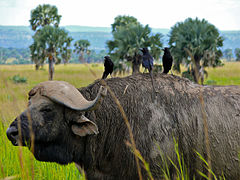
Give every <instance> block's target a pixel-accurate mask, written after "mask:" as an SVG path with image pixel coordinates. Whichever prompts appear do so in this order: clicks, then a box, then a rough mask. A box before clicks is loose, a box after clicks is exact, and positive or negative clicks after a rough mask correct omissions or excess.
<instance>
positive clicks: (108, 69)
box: [102, 56, 114, 79]
mask: <svg viewBox="0 0 240 180" xmlns="http://www.w3.org/2000/svg"><path fill="white" fill-rule="evenodd" d="M113 67H114V64H113V62H112V60H111V59H110V57H109V56H105V57H104V72H103V75H102V79H106V78H107V76H108V75H109V74H110V75H111V74H112V72H113Z"/></svg>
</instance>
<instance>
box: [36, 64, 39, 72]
mask: <svg viewBox="0 0 240 180" xmlns="http://www.w3.org/2000/svg"><path fill="white" fill-rule="evenodd" d="M35 69H36V71H37V70H39V64H38V63H37V64H35Z"/></svg>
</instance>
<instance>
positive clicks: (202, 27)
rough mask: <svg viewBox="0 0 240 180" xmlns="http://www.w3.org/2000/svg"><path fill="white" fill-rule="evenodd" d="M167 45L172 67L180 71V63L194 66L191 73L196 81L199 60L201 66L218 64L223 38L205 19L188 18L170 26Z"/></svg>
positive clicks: (199, 66) (219, 62)
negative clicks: (172, 63) (169, 48)
mask: <svg viewBox="0 0 240 180" xmlns="http://www.w3.org/2000/svg"><path fill="white" fill-rule="evenodd" d="M169 45H170V47H171V52H172V55H173V57H174V68H175V70H178V71H179V72H180V64H182V63H184V64H186V65H187V66H192V67H194V68H193V69H194V71H193V75H194V80H195V82H198V76H199V73H198V71H199V69H200V68H201V62H202V65H203V66H214V67H215V66H218V65H220V64H221V61H220V57H221V55H222V52H221V50H220V47H221V46H223V38H222V37H221V36H220V34H219V32H218V30H217V29H216V27H215V26H214V25H212V24H210V23H208V22H207V21H206V20H205V19H203V20H199V19H198V18H196V19H192V18H188V19H186V20H185V21H184V22H178V23H177V24H175V25H174V26H173V27H172V28H171V32H170V39H169Z"/></svg>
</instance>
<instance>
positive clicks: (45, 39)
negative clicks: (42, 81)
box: [33, 25, 72, 80]
mask: <svg viewBox="0 0 240 180" xmlns="http://www.w3.org/2000/svg"><path fill="white" fill-rule="evenodd" d="M33 39H34V42H35V44H36V48H35V49H36V50H38V49H42V50H44V53H42V54H40V55H42V56H44V58H46V57H47V58H48V63H49V80H52V79H53V74H54V64H55V62H56V61H57V60H58V61H59V59H61V58H60V57H59V56H60V55H62V56H64V55H63V54H65V53H66V51H67V52H69V49H68V47H70V44H71V41H72V38H71V37H68V33H67V32H66V31H65V30H64V29H60V28H56V27H52V26H48V25H47V26H44V27H43V28H42V29H41V30H40V31H39V32H38V33H36V34H35V35H34V36H33ZM33 54H38V52H34V53H33ZM38 55H39V54H38Z"/></svg>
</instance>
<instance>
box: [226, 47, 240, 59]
mask: <svg viewBox="0 0 240 180" xmlns="http://www.w3.org/2000/svg"><path fill="white" fill-rule="evenodd" d="M223 57H225V58H226V60H227V61H235V60H236V61H240V48H236V49H235V50H233V49H230V48H228V49H225V50H224V51H223Z"/></svg>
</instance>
